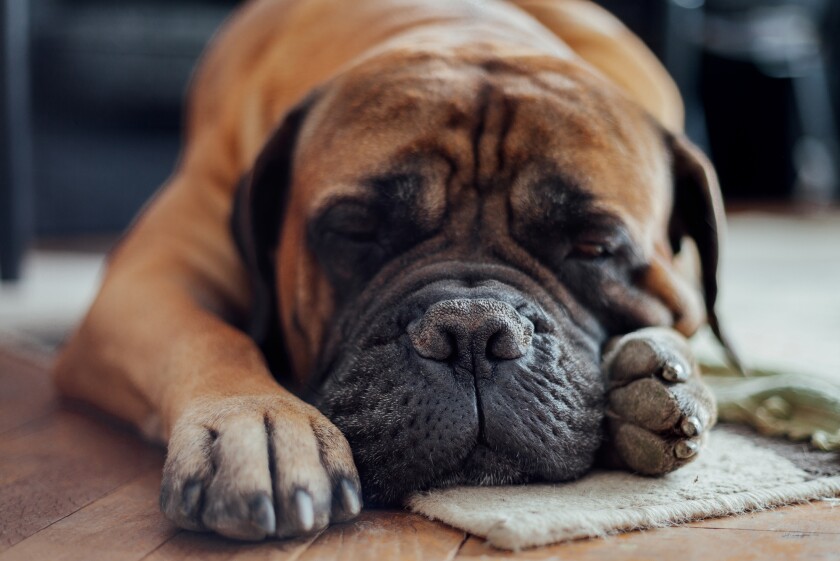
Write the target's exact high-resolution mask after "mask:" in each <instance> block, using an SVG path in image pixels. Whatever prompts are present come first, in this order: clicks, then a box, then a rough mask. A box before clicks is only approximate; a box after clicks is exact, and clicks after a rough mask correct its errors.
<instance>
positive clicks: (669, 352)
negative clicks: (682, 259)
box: [603, 327, 717, 475]
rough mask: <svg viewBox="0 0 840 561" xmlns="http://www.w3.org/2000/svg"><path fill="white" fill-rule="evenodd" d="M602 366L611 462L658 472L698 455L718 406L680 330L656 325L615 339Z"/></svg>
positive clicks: (607, 449)
mask: <svg viewBox="0 0 840 561" xmlns="http://www.w3.org/2000/svg"><path fill="white" fill-rule="evenodd" d="M603 371H604V374H605V376H606V378H607V420H606V423H607V442H606V443H605V445H604V449H603V452H604V459H605V461H606V462H607V463H608V464H609V465H611V466H613V467H620V468H625V469H630V470H632V471H636V472H639V473H643V474H647V475H659V474H663V473H667V472H670V471H673V470H675V469H677V468H678V467H680V466H682V465H684V464H686V463H688V462H690V461H691V460H693V459H694V458H695V457H697V454H698V452H699V451H700V449H701V447H702V445H703V443H704V441H705V437H706V434H707V432H708V431H709V429H711V428H712V426H713V425H714V424H715V421H716V420H717V408H716V406H715V401H714V397H713V396H712V394H711V392H710V391H709V389H708V388H707V387H706V385H705V384H704V383H703V381H702V379H701V377H700V372H699V369H698V366H697V363H696V361H695V360H694V357H693V355H692V352H691V349H690V348H689V346H688V342H687V341H686V340H685V338H684V337H683V336H682V335H680V334H679V333H677V332H676V331H673V330H671V329H667V328H659V327H653V328H647V329H642V330H639V331H636V332H633V333H630V334H629V335H625V336H623V337H618V338H616V339H613V340H612V341H610V342H609V343H608V344H607V347H606V349H605V352H604V358H603Z"/></svg>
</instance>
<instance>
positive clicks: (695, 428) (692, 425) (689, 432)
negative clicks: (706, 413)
mask: <svg viewBox="0 0 840 561" xmlns="http://www.w3.org/2000/svg"><path fill="white" fill-rule="evenodd" d="M680 430H681V431H682V433H683V434H684V435H686V436H699V435H700V434H701V433H702V432H703V425H702V424H701V423H700V419H698V418H697V417H693V416H692V417H686V418H685V419H683V421H682V423H680Z"/></svg>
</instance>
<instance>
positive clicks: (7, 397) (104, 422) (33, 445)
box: [0, 347, 840, 561]
mask: <svg viewBox="0 0 840 561" xmlns="http://www.w3.org/2000/svg"><path fill="white" fill-rule="evenodd" d="M46 367H47V365H46V362H45V360H44V359H43V358H39V357H38V356H28V355H25V354H22V353H20V352H15V353H13V352H11V351H9V350H3V348H2V347H0V561H6V560H24V559H32V560H37V561H42V560H49V561H59V560H71V559H72V560H84V561H96V560H99V559H103V560H113V559H117V560H123V559H125V560H140V559H144V560H174V559H179V560H180V559H202V560H205V559H206V560H223V559H224V560H227V559H237V560H244V559H249V560H259V559H265V560H268V559H272V560H287V559H288V560H311V559H336V560H337V559H354V560H355V559H359V560H365V559H371V560H383V561H385V560H390V559H422V560H426V561H434V560H444V559H446V560H451V559H464V560H466V559H496V558H511V557H516V558H521V559H574V560H577V561H585V560H589V559H592V560H596V559H597V560H610V561H621V560H642V559H666V560H670V559H680V560H693V559H697V560H703V561H708V560H714V561H723V560H729V559H732V560H736V559H737V560H749V559H756V560H761V561H772V560H775V559H779V560H785V561H788V560H792V559H808V560H819V559H825V560H837V559H840V507H838V509H837V510H833V509H832V506H833V504H832V501H826V502H820V503H814V504H810V505H803V506H799V507H790V508H784V509H780V510H776V511H771V512H763V513H759V514H753V515H749V516H741V517H735V518H727V519H718V520H708V521H704V522H700V523H695V524H690V525H687V526H681V527H674V528H667V529H661V530H652V531H647V532H635V533H630V534H624V535H621V536H614V537H610V538H606V539H596V540H584V541H576V542H572V543H567V544H563V545H557V546H553V547H545V548H538V549H532V550H527V551H523V552H520V553H519V554H517V555H515V556H514V555H513V554H510V553H508V552H504V551H499V550H495V549H492V548H490V547H488V546H487V545H486V544H485V543H484V542H483V541H482V540H481V539H478V538H475V537H473V536H468V535H465V534H464V533H463V532H461V531H458V530H454V529H452V528H449V527H447V526H444V525H442V524H438V523H435V522H431V521H429V520H426V519H424V518H421V517H419V516H416V515H413V514H409V513H406V512H383V511H376V512H364V513H363V514H362V515H361V516H360V517H359V519H358V520H356V521H354V522H352V523H348V524H343V525H339V526H334V527H332V528H330V529H328V530H326V531H325V532H323V533H321V534H320V535H318V536H313V537H311V538H308V539H302V540H296V541H286V542H282V541H273V542H268V543H264V544H257V545H253V544H242V543H237V542H233V541H229V540H225V539H222V538H218V537H214V536H210V535H204V534H195V533H191V532H186V531H180V530H178V529H176V528H175V527H174V526H173V525H172V524H170V523H169V522H168V521H167V520H166V519H164V517H163V516H162V515H161V514H160V512H159V511H158V506H157V497H158V485H159V484H160V469H161V465H162V463H163V453H162V451H161V450H160V449H157V448H154V447H152V446H149V445H147V444H145V443H143V442H142V441H141V440H140V439H138V438H137V437H135V436H134V435H133V434H132V433H131V432H130V431H128V430H126V429H125V428H123V427H120V426H118V425H116V424H115V423H114V422H113V421H110V420H108V419H104V418H101V417H98V416H97V415H96V414H95V413H93V412H91V411H86V410H83V409H81V408H79V407H78V406H72V405H68V404H61V403H59V401H58V400H57V399H56V396H55V393H54V391H53V389H52V387H51V386H50V383H49V378H48V376H47V374H46Z"/></svg>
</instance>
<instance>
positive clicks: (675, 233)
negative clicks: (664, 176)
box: [666, 133, 743, 372]
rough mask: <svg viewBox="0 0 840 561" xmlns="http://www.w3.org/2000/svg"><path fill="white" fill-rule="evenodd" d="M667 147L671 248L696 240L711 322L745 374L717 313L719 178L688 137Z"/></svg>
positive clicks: (671, 138) (721, 217) (674, 138)
mask: <svg viewBox="0 0 840 561" xmlns="http://www.w3.org/2000/svg"><path fill="white" fill-rule="evenodd" d="M666 143H667V145H668V148H669V149H670V151H671V154H672V173H673V180H674V208H673V211H672V214H671V222H670V226H669V230H670V231H669V236H670V241H671V247H672V249H673V251H674V253H678V252H679V251H680V249H681V243H682V240H683V238H684V237H686V236H687V237H689V238H691V239H692V240H694V243H695V245H696V246H697V251H698V254H699V257H700V268H701V272H700V279H701V285H702V288H703V297H704V301H705V307H706V318H707V321H708V323H709V326H710V327H711V328H712V331H713V332H714V334H715V336H716V337H717V338H718V340H719V341H720V343H721V345H722V346H723V348H724V350H725V351H726V355H727V358H728V359H729V360H730V362H732V364H733V366H735V367H736V368H738V369H739V370H741V371H742V372H743V366H742V365H741V361H740V360H739V358H738V355H737V354H736V353H735V350H734V348H733V347H732V345H731V343H730V342H729V340H728V339H727V337H726V336H725V335H724V333H723V331H722V330H721V326H720V323H719V321H718V317H717V313H716V311H715V304H716V302H717V295H718V269H719V264H720V263H719V261H720V247H721V245H722V244H723V237H724V234H725V231H724V230H725V227H726V216H725V214H724V209H723V197H722V195H721V192H720V185H719V183H718V179H717V174H716V173H715V170H714V167H713V166H712V163H711V162H710V161H709V159H708V158H707V157H706V155H705V154H703V152H702V151H701V150H700V149H699V148H698V147H697V146H695V145H694V144H693V143H692V142H691V141H689V140H688V139H687V138H686V137H685V136H683V135H673V134H670V133H667V134H666Z"/></svg>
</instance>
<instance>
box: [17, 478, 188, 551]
mask: <svg viewBox="0 0 840 561" xmlns="http://www.w3.org/2000/svg"><path fill="white" fill-rule="evenodd" d="M159 489H160V470H159V469H153V470H151V471H150V472H148V473H146V474H144V475H142V476H140V477H139V478H137V479H135V480H133V481H131V482H129V483H127V484H125V485H123V486H121V487H119V488H118V489H117V490H115V491H114V492H113V493H110V494H108V495H107V496H105V497H103V498H101V499H99V500H97V501H94V502H93V503H91V504H89V505H87V506H86V507H84V508H82V509H80V510H78V511H77V512H75V513H73V514H71V515H70V516H67V517H66V518H63V519H61V520H59V521H58V522H56V523H54V524H52V525H50V526H48V527H46V528H44V529H43V530H41V531H40V532H37V533H36V534H34V535H33V536H31V537H29V538H27V539H25V540H23V541H21V542H19V543H17V544H16V545H14V546H13V547H11V548H9V549H7V550H6V551H4V552H2V553H0V561H12V560H14V561H28V560H32V561H41V560H44V559H49V560H50V561H75V560H79V561H99V560H102V561H109V560H112V559H121V560H126V561H129V560H134V559H140V558H141V557H143V556H144V555H146V554H147V553H149V552H151V551H153V550H154V549H156V548H157V547H159V546H160V545H161V544H162V543H164V542H165V541H166V540H168V539H169V538H171V537H172V536H174V535H175V534H176V533H177V532H178V529H177V528H176V527H175V526H174V525H173V524H172V523H170V522H169V521H167V520H166V519H165V518H164V516H163V515H162V514H161V513H160V511H159V510H158V492H159Z"/></svg>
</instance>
